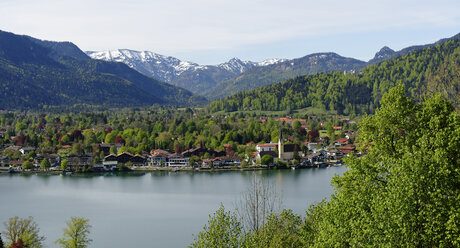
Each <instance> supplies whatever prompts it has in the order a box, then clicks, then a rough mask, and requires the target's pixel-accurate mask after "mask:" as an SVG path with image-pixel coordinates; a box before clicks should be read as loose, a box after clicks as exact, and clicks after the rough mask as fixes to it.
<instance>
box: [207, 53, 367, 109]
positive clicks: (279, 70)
mask: <svg viewBox="0 0 460 248" xmlns="http://www.w3.org/2000/svg"><path fill="white" fill-rule="evenodd" d="M365 66H366V62H364V61H360V60H357V59H353V58H345V57H342V56H340V55H338V54H335V53H316V54H311V55H308V56H305V57H302V58H298V59H293V60H287V61H285V62H281V63H277V64H273V65H269V66H261V67H254V68H251V69H249V70H247V71H246V72H244V73H242V74H241V75H239V76H237V77H234V78H231V79H229V80H225V81H222V82H220V83H219V84H218V85H216V86H215V87H213V88H211V89H210V90H208V91H206V92H204V94H203V95H204V96H206V97H207V98H208V99H211V100H213V99H219V98H222V97H225V96H230V95H232V94H235V93H237V92H240V91H243V90H250V89H254V88H257V87H261V86H264V85H270V84H273V83H276V82H281V81H284V80H286V79H289V78H293V77H296V76H300V75H311V74H315V73H320V72H330V71H342V72H343V71H354V70H359V69H362V68H363V67H365Z"/></svg>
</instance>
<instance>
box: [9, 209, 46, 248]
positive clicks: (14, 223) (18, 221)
mask: <svg viewBox="0 0 460 248" xmlns="http://www.w3.org/2000/svg"><path fill="white" fill-rule="evenodd" d="M3 225H4V226H5V231H3V232H2V233H3V235H4V236H5V238H6V240H7V243H6V244H7V246H8V247H9V246H10V245H11V244H13V243H15V242H18V240H19V239H21V240H22V242H23V244H24V247H30V248H41V247H43V241H44V240H45V237H44V236H40V234H39V232H40V228H39V227H38V224H37V223H36V222H35V221H34V219H33V218H32V217H28V218H26V219H22V218H19V217H18V216H15V217H11V218H9V220H8V222H4V223H3Z"/></svg>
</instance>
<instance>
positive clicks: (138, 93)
mask: <svg viewBox="0 0 460 248" xmlns="http://www.w3.org/2000/svg"><path fill="white" fill-rule="evenodd" d="M459 39H460V34H458V35H456V36H453V37H451V38H448V39H442V40H440V41H438V42H436V43H433V44H427V45H422V46H412V47H408V48H405V49H402V50H400V51H394V50H392V49H390V48H388V47H383V48H382V49H381V50H380V51H379V52H377V53H376V54H375V57H374V58H373V59H371V60H370V61H368V62H364V61H360V60H357V59H353V58H346V57H343V56H340V55H338V54H336V53H316V54H311V55H307V56H304V57H301V58H297V59H271V60H266V61H263V62H251V61H242V60H240V59H237V58H234V59H231V60H230V61H228V62H225V63H222V64H219V65H198V64H196V63H192V62H186V61H181V60H179V59H177V58H173V57H168V56H163V55H159V54H155V53H152V52H137V51H132V50H126V49H124V50H116V51H106V52H86V53H85V52H83V51H82V50H80V49H79V48H78V47H77V46H76V45H74V44H73V43H71V42H54V41H44V40H40V39H36V38H32V37H29V36H25V35H16V34H13V33H9V32H4V31H0V87H1V89H2V91H1V92H0V109H30V108H46V107H48V106H79V105H83V106H88V105H91V106H102V107H131V106H150V105H153V104H162V105H175V106H196V105H203V104H204V103H206V102H207V99H206V98H205V97H203V96H206V97H207V98H208V99H218V98H223V97H226V96H229V95H233V94H235V93H238V92H245V91H247V90H251V89H254V88H258V87H261V86H265V85H272V84H275V83H277V82H282V81H284V80H287V79H291V78H295V77H297V76H305V75H319V74H318V73H325V72H333V71H335V72H340V73H342V74H347V75H354V74H357V75H360V74H362V73H363V68H366V69H367V68H371V67H372V66H375V65H380V64H388V63H393V62H392V61H394V60H395V59H397V58H399V57H403V56H405V55H407V54H409V53H412V52H415V51H419V50H423V49H427V48H432V47H435V48H437V47H439V46H442V45H443V44H444V43H446V42H450V41H458V40H459ZM435 56H438V55H435ZM452 56H453V55H452ZM449 58H450V57H449ZM417 66H422V67H424V68H425V67H426V68H425V69H429V70H434V69H439V70H447V69H446V68H444V67H442V66H441V67H439V68H438V67H436V68H434V67H433V66H432V65H431V64H428V65H425V64H420V65H417ZM448 66H450V67H455V66H456V64H455V63H453V62H452V63H450V64H448ZM431 67H433V68H431ZM450 67H449V68H450ZM379 68H380V67H379ZM430 68H431V69H430ZM449 68H448V69H449ZM455 68H456V67H455ZM366 69H364V70H366ZM391 70H392V71H394V72H396V71H397V70H396V69H394V68H392V69H391ZM450 71H451V72H452V73H454V74H452V75H453V76H454V77H453V78H454V81H455V80H456V78H457V77H456V76H455V75H456V74H455V73H456V71H455V70H453V71H452V70H450ZM334 75H335V74H334ZM372 75H373V74H372ZM378 75H379V77H383V76H385V77H386V76H387V75H386V74H378ZM433 75H436V74H435V73H429V74H427V75H426V76H425V77H426V78H433ZM452 75H451V74H449V75H445V74H442V76H443V78H446V80H448V79H449V77H452ZM411 76H412V75H411ZM320 77H321V78H323V76H320ZM156 78H161V80H159V79H156ZM325 78H326V79H327V80H329V79H328V77H325ZM422 79H423V78H422ZM422 79H417V80H419V81H420V82H425V81H423V80H424V79H423V80H422ZM377 80H381V79H380V78H376V79H374V82H375V81H377ZM387 80H390V81H391V82H393V81H394V80H395V79H394V78H387ZM162 81H166V82H162ZM433 82H438V81H436V80H435V79H432V80H431V81H429V84H428V86H429V87H427V88H429V90H430V91H433V92H438V91H439V89H438V88H436V87H435V84H434V83H433ZM455 82H456V81H455ZM455 82H454V84H455ZM369 83H370V82H368V84H369ZM393 83H394V82H393ZM439 84H441V85H444V84H443V83H442V82H441V83H439ZM450 86H451V85H447V86H445V87H444V86H442V87H441V90H443V91H446V90H447V89H451V90H452V89H453V94H454V95H455V94H457V92H458V89H457V88H458V87H457V85H454V86H453V87H450ZM456 89H457V90H456ZM374 90H376V91H378V92H383V90H382V89H378V88H375V87H373V88H372V91H374ZM414 90H419V91H421V92H425V90H426V89H423V88H417V87H415V88H414ZM193 92H194V93H195V94H194V93H193ZM361 93H362V92H361ZM375 99H378V97H375ZM348 100H350V99H348ZM348 100H347V101H348ZM318 101H319V100H318ZM246 102H247V101H246ZM237 104H241V103H237ZM374 104H376V102H374ZM246 105H247V104H246ZM279 107H280V106H279ZM281 108H282V107H281Z"/></svg>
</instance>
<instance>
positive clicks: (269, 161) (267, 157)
mask: <svg viewBox="0 0 460 248" xmlns="http://www.w3.org/2000/svg"><path fill="white" fill-rule="evenodd" d="M260 162H261V163H262V164H263V165H270V164H273V156H271V155H268V154H265V155H263V156H262V158H261V159H260Z"/></svg>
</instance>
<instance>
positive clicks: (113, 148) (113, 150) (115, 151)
mask: <svg viewBox="0 0 460 248" xmlns="http://www.w3.org/2000/svg"><path fill="white" fill-rule="evenodd" d="M110 154H117V148H116V147H115V146H111V147H110Z"/></svg>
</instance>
